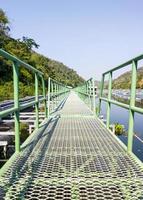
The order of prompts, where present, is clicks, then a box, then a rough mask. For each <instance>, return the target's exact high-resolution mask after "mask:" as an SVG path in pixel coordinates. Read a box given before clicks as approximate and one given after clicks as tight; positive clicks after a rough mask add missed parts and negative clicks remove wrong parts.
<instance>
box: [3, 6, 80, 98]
mask: <svg viewBox="0 0 143 200" xmlns="http://www.w3.org/2000/svg"><path fill="white" fill-rule="evenodd" d="M38 47H39V45H38V44H37V43H36V42H35V41H34V40H33V39H32V38H28V37H24V36H23V38H22V39H14V38H11V36H10V28H9V19H8V17H7V16H6V14H5V12H4V11H3V10H1V9H0V48H2V49H4V50H5V51H7V52H9V53H11V54H12V55H15V56H16V57H18V58H19V59H21V60H23V61H25V62H27V63H29V64H30V65H32V66H34V67H35V68H37V69H39V70H41V71H42V72H43V73H44V76H45V79H48V77H49V76H50V77H51V78H53V79H56V80H57V81H60V82H62V83H64V84H66V85H69V86H72V87H75V86H77V85H78V84H80V83H82V82H83V81H84V80H83V78H81V77H80V76H79V75H78V74H77V73H76V72H75V71H74V70H73V69H70V68H69V67H67V66H65V65H64V64H63V63H61V62H58V61H55V60H52V59H50V58H47V57H45V56H43V55H40V54H39V53H36V52H35V51H34V50H33V48H38ZM11 65H12V64H11V62H10V61H7V60H5V59H4V58H2V57H0V75H1V76H0V95H1V100H2V99H4V98H7V99H8V98H12V96H13V94H12V90H13V85H12V82H11V81H12V67H11ZM33 81H34V77H33V75H32V74H31V73H30V72H29V71H28V70H26V69H24V68H21V69H20V95H21V96H27V95H32V94H33V92H34V87H33ZM6 91H7V92H6Z"/></svg>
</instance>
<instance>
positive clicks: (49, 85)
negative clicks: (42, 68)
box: [48, 77, 51, 117]
mask: <svg viewBox="0 0 143 200" xmlns="http://www.w3.org/2000/svg"><path fill="white" fill-rule="evenodd" d="M50 82H51V80H50V77H49V78H48V117H49V116H50V89H51V83H50Z"/></svg>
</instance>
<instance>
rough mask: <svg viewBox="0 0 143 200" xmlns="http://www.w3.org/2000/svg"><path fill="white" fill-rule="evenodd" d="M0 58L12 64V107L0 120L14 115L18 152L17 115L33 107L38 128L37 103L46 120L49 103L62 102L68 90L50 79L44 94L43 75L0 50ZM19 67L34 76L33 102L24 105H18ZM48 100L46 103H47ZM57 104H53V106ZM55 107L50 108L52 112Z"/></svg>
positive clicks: (18, 127) (2, 112) (18, 120)
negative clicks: (40, 86) (41, 107)
mask: <svg viewBox="0 0 143 200" xmlns="http://www.w3.org/2000/svg"><path fill="white" fill-rule="evenodd" d="M0 56H2V57H4V58H6V59H8V60H10V61H11V62H12V67H13V85H14V105H13V106H12V107H11V108H8V109H5V110H3V111H1V112H0V118H3V117H5V116H8V115H9V114H12V113H14V121H15V122H14V124H15V151H16V152H20V118H19V114H20V111H21V110H23V109H25V108H28V107H31V106H35V115H36V118H35V128H36V129H38V128H39V103H40V102H43V103H44V110H45V118H48V117H49V116H50V112H51V111H50V101H53V100H54V99H55V98H56V99H57V101H56V102H59V100H62V98H60V96H64V94H66V93H67V92H68V91H69V88H68V87H67V86H65V85H63V84H61V83H59V82H57V81H55V80H53V79H51V78H49V80H48V95H47V92H46V87H45V81H46V80H44V74H43V73H42V72H41V71H39V70H37V69H36V68H34V67H32V66H31V65H29V64H27V63H25V62H23V61H21V60H20V59H18V58H16V57H14V56H12V55H11V54H9V53H7V52H5V51H4V50H2V49H0ZM20 67H24V68H27V69H28V70H30V71H31V73H34V75H35V96H34V100H33V99H32V101H29V102H26V103H24V104H21V103H20V99H19V73H20V70H19V69H20ZM40 79H41V82H42V90H43V95H42V97H41V96H40V98H39V89H38V88H39V80H40ZM47 100H48V101H47ZM56 105H57V104H56V103H55V106H56ZM54 108H55V107H53V108H52V110H53V109H54Z"/></svg>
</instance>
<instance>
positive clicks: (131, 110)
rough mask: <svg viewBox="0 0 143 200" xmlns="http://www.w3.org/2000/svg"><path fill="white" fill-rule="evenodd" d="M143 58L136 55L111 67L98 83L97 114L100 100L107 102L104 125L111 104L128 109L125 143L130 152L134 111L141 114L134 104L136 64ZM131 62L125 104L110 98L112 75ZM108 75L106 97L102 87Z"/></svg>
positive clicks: (108, 120)
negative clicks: (129, 84)
mask: <svg viewBox="0 0 143 200" xmlns="http://www.w3.org/2000/svg"><path fill="white" fill-rule="evenodd" d="M142 59H143V55H140V56H137V57H135V58H132V59H130V60H129V61H127V62H125V63H123V64H121V65H119V66H117V67H115V68H112V69H110V70H108V71H106V72H104V73H103V74H102V80H101V85H100V95H99V109H98V110H99V112H98V115H99V114H100V112H101V102H102V101H106V103H107V113H106V114H107V115H106V116H107V120H106V127H107V128H109V126H110V114H111V104H115V105H117V106H120V107H123V108H125V109H128V110H129V125H128V143H127V151H128V152H132V146H133V134H134V113H135V112H137V113H140V114H143V109H142V108H139V107H137V106H136V105H135V102H136V81H137V67H138V66H137V64H138V61H139V60H142ZM130 64H132V69H131V72H132V75H131V88H130V90H131V93H130V103H129V105H128V104H125V103H122V102H119V101H117V100H113V99H111V94H112V75H113V72H115V71H117V70H119V69H121V68H124V67H126V66H128V65H130ZM106 75H108V76H109V84H108V97H103V89H104V80H105V76H106Z"/></svg>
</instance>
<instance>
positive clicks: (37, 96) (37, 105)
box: [35, 73, 39, 129]
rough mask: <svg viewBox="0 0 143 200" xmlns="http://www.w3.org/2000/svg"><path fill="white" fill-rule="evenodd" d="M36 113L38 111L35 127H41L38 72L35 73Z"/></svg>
mask: <svg viewBox="0 0 143 200" xmlns="http://www.w3.org/2000/svg"><path fill="white" fill-rule="evenodd" d="M35 101H36V103H35V113H36V119H35V128H36V129H38V128H39V94H38V74H37V73H35Z"/></svg>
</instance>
